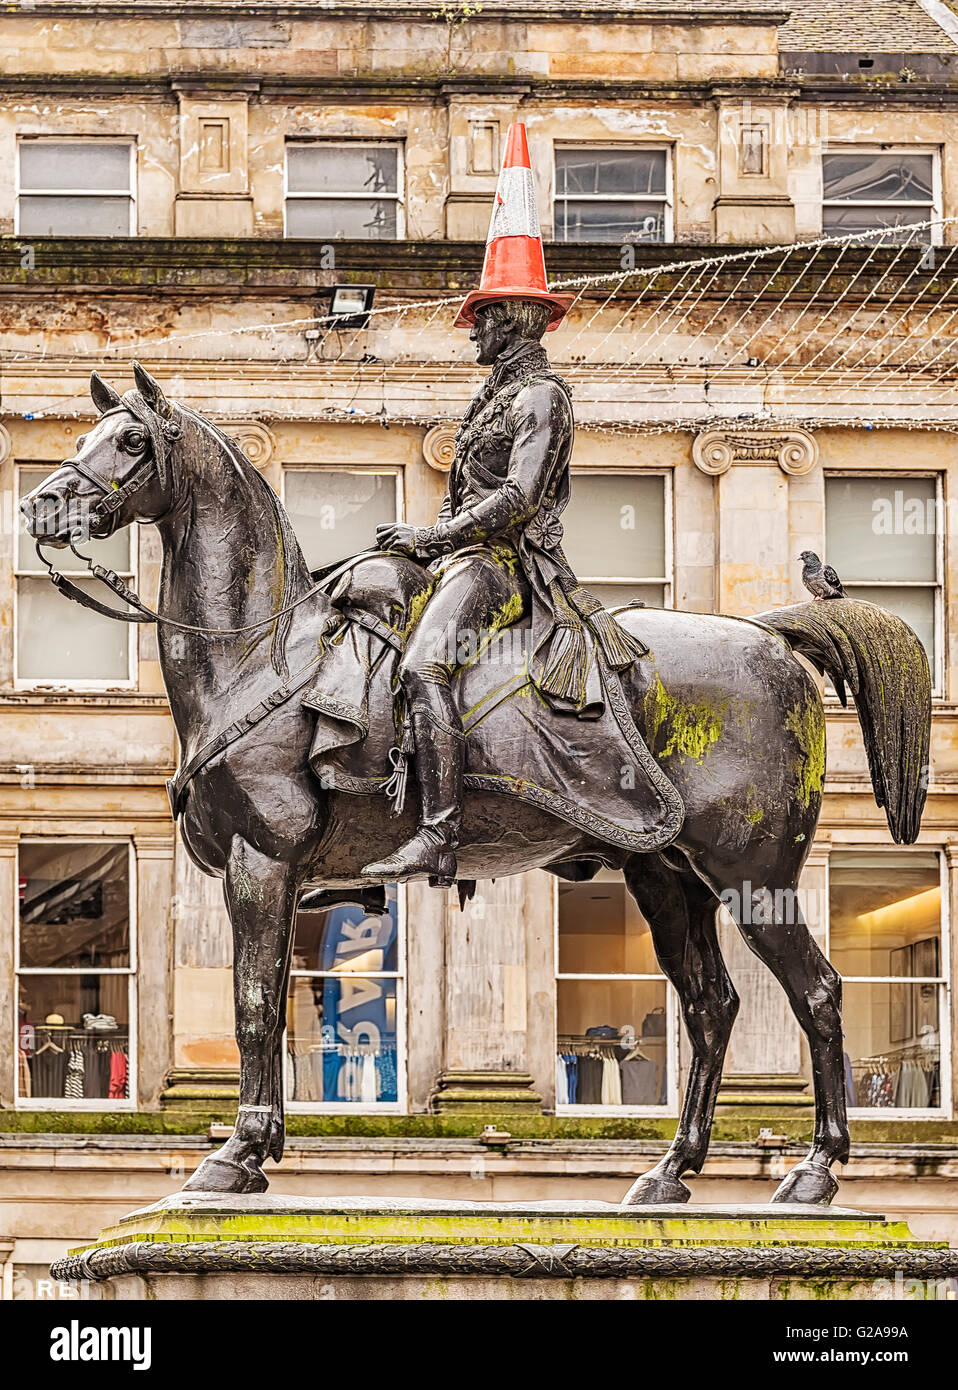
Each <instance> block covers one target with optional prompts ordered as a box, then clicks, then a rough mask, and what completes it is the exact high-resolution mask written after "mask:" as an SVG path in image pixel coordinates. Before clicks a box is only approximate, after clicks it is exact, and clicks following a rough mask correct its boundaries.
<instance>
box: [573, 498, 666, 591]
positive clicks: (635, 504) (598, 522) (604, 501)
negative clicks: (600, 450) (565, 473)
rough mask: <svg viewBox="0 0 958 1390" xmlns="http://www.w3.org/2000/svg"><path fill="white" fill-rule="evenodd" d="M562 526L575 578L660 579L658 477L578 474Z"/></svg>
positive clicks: (662, 564)
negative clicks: (604, 576) (576, 576)
mask: <svg viewBox="0 0 958 1390" xmlns="http://www.w3.org/2000/svg"><path fill="white" fill-rule="evenodd" d="M562 523H563V526H564V528H565V536H564V539H563V548H564V550H565V553H566V555H567V556H568V557H569V561H570V563H571V565H572V568H573V569H574V570H575V572H576V574H579V575H586V574H587V575H592V576H593V577H595V578H601V577H602V576H603V575H608V576H609V577H610V578H616V579H617V578H625V577H626V576H629V575H635V576H636V578H637V579H658V578H664V577H665V479H664V478H662V477H642V476H640V475H636V474H612V473H601V474H593V473H590V474H588V475H586V474H584V473H578V474H576V475H575V476H574V477H573V479H572V500H571V501H570V503H569V505H568V507H567V508H566V510H565V512H564V513H563V516H562ZM639 597H642V595H639Z"/></svg>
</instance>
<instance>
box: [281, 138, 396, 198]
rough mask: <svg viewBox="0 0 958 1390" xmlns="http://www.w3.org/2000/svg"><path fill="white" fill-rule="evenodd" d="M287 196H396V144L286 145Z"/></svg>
mask: <svg viewBox="0 0 958 1390" xmlns="http://www.w3.org/2000/svg"><path fill="white" fill-rule="evenodd" d="M286 186H287V188H288V190H289V192H290V193H398V191H399V150H398V148H397V147H396V146H395V145H358V144H357V145H322V144H319V145H287V147H286Z"/></svg>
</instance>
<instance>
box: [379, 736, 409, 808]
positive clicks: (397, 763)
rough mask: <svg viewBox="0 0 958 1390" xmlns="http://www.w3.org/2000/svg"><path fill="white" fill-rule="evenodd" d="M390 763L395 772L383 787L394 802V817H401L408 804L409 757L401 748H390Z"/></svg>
mask: <svg viewBox="0 0 958 1390" xmlns="http://www.w3.org/2000/svg"><path fill="white" fill-rule="evenodd" d="M389 762H390V765H391V767H392V770H393V772H392V776H391V777H390V778H389V780H388V782H387V783H386V785H385V786H384V787H383V791H384V792H385V794H386V796H387V797H388V798H389V799H390V800H391V801H392V812H393V815H394V816H401V815H402V810H403V807H404V806H405V804H406V785H407V783H408V781H409V755H408V754H407V753H404V752H403V751H402V749H401V748H390V750H389Z"/></svg>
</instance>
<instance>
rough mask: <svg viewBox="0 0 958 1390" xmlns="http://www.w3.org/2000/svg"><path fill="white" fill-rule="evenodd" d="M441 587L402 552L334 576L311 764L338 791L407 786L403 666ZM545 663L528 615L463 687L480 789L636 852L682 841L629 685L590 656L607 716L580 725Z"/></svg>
mask: <svg viewBox="0 0 958 1390" xmlns="http://www.w3.org/2000/svg"><path fill="white" fill-rule="evenodd" d="M433 583H434V580H433V577H432V575H431V574H430V573H429V571H428V570H426V569H424V568H423V567H422V566H421V565H419V564H418V563H417V562H416V561H414V560H412V559H409V558H407V557H405V556H397V555H390V554H383V555H372V556H370V557H364V558H362V559H361V560H360V561H359V562H357V563H355V564H353V565H350V566H349V567H348V568H347V567H342V568H341V569H340V570H337V571H334V572H333V575H332V576H331V580H330V600H331V602H332V604H333V606H334V608H335V610H336V613H337V614H339V615H341V621H339V622H334V623H333V625H332V626H330V625H328V624H327V628H326V631H325V632H324V634H323V637H322V639H321V645H322V655H321V658H320V661H319V664H318V666H317V667H316V671H315V678H314V680H313V683H312V684H311V685H310V686H309V688H308V689H307V690H306V691H305V693H304V694H303V696H302V703H303V705H304V707H305V708H307V709H309V710H311V711H312V712H313V713H314V715H315V718H316V726H315V731H314V735H313V740H312V746H311V748H310V754H309V762H310V766H311V768H312V771H313V772H314V773H315V775H316V776H317V777H318V778H319V779H320V782H321V783H322V785H323V786H324V787H325V788H326V789H327V790H330V791H338V792H346V793H351V794H354V795H361V796H377V795H378V796H384V795H395V794H396V793H397V791H400V788H401V784H402V781H403V780H404V776H405V769H406V760H407V755H408V754H409V753H410V752H411V749H410V748H409V739H408V732H407V731H406V729H405V727H404V719H403V710H402V707H401V701H399V700H397V695H398V693H399V692H398V690H397V685H396V680H395V676H396V669H397V667H398V664H399V658H400V655H401V653H402V650H403V647H404V644H405V640H406V637H407V636H408V634H409V633H410V632H411V630H412V628H413V627H414V625H415V623H416V621H417V620H418V618H419V616H420V614H421V613H422V611H423V608H424V607H425V604H426V602H427V600H428V598H429V595H430V593H431V591H432V586H433ZM640 612H641V610H640V609H633V610H627V611H626V612H625V613H620V614H619V615H618V617H619V621H620V622H624V625H625V626H626V627H627V628H628V627H630V625H633V624H635V622H636V616H635V615H637V614H638V613H640ZM633 630H634V628H633ZM635 635H638V634H637V633H636V634H635ZM531 656H532V652H531V629H530V623H529V620H528V618H525V619H520V620H519V621H517V622H516V623H515V624H513V625H512V626H511V627H507V628H505V629H503V630H502V631H501V632H499V633H498V634H496V635H495V637H494V638H493V639H492V640H491V641H490V643H489V644H488V645H487V646H486V647H484V648H483V650H482V652H481V655H480V656H479V657H478V658H477V659H473V660H472V661H469V662H467V663H466V664H465V665H464V667H463V668H462V669H461V671H460V673H459V674H458V676H457V677H456V678H455V680H454V682H453V695H454V698H455V699H456V702H457V705H458V708H459V712H460V715H461V718H462V723H463V730H464V732H465V736H466V741H465V748H466V765H465V778H464V783H465V787H466V789H467V790H473V791H486V792H494V793H496V794H498V795H503V796H513V797H517V798H519V799H520V800H524V801H527V802H529V803H531V804H533V805H536V806H538V807H540V808H541V809H543V810H546V811H549V812H551V813H552V814H553V815H556V816H558V817H559V818H560V819H562V820H564V821H567V822H569V823H570V824H572V825H575V826H577V827H578V828H580V829H581V830H583V831H584V832H586V833H588V834H590V835H592V836H594V837H596V838H597V839H599V840H601V841H603V842H605V843H607V844H612V845H616V846H619V847H621V848H624V849H627V850H631V851H633V852H638V853H651V852H653V851H655V850H658V849H661V848H663V847H664V846H665V845H667V844H669V843H671V841H672V840H674V838H675V836H676V835H677V834H678V832H679V829H680V828H681V824H682V820H683V817H684V807H683V805H682V802H681V798H680V797H679V795H678V793H677V792H676V790H675V788H674V787H673V786H672V784H671V783H670V782H669V781H668V779H667V778H666V777H665V775H664V773H663V772H662V771H661V769H660V768H659V766H658V764H657V763H656V762H655V760H654V758H653V757H652V755H651V754H650V753H649V751H648V749H647V748H646V746H645V743H644V741H643V739H642V737H641V735H640V733H639V732H638V730H637V729H636V726H635V723H634V720H633V717H632V713H631V709H630V706H629V701H628V699H627V697H626V694H625V691H624V690H623V687H622V684H621V681H620V678H619V676H618V675H616V674H615V673H614V672H611V671H609V670H608V669H607V668H605V667H604V666H603V665H602V663H601V662H600V660H599V657H598V654H597V653H596V652H595V651H594V650H592V651H591V652H590V657H589V671H588V685H589V687H590V711H591V713H592V715H593V717H591V718H590V719H588V720H583V719H577V718H575V717H574V716H572V715H570V714H567V713H558V712H556V711H554V710H553V709H552V708H551V706H550V704H549V703H548V702H547V701H546V700H545V699H544V698H543V696H542V695H541V694H540V693H539V692H538V691H537V689H536V687H535V685H534V683H533V681H532V679H531V677H530V661H531ZM504 760H507V765H503V764H504Z"/></svg>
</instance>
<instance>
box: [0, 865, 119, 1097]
mask: <svg viewBox="0 0 958 1390" xmlns="http://www.w3.org/2000/svg"><path fill="white" fill-rule="evenodd" d="M134 882H135V875H134V871H133V849H132V846H131V845H130V844H128V843H116V842H110V841H86V842H78V841H68V840H53V839H48V840H42V841H40V840H38V841H24V842H23V843H22V844H21V846H20V854H19V904H18V921H17V959H16V969H17V1038H16V1046H17V1064H18V1065H17V1075H18V1083H17V1103H18V1104H19V1105H21V1106H25V1107H34V1108H40V1109H62V1108H67V1109H70V1108H72V1109H78V1108H81V1109H82V1108H84V1107H86V1108H91V1107H92V1108H95V1109H97V1110H100V1109H103V1108H113V1109H124V1108H127V1109H128V1108H130V1107H131V1105H132V1104H133V1103H135V1097H136V1084H135V1077H136V1066H135V1060H136V1059H135V1052H136V1048H135V1017H136V994H135V984H136V976H135V972H136V936H135V931H134V921H135V904H134ZM131 1097H132V1098H133V1099H132V1101H131Z"/></svg>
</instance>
